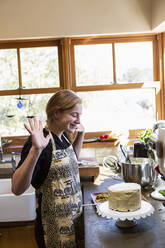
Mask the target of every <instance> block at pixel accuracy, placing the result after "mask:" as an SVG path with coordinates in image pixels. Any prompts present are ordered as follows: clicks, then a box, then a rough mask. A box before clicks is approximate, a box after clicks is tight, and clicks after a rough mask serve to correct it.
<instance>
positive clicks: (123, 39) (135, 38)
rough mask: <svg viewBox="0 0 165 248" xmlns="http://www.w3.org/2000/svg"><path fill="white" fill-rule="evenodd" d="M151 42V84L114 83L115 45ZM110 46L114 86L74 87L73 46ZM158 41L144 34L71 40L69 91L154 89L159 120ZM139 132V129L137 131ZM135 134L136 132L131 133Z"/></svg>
mask: <svg viewBox="0 0 165 248" xmlns="http://www.w3.org/2000/svg"><path fill="white" fill-rule="evenodd" d="M147 41H151V42H152V44H153V82H152V83H145V82H143V83H138V82H134V83H122V84H119V83H117V82H116V68H115V67H116V64H115V49H114V45H115V43H129V42H130V43H132V42H147ZM108 43H109V44H112V49H113V55H114V56H113V65H114V68H113V73H114V75H113V78H114V84H110V85H96V86H95V85H93V86H91V85H89V86H88V85H86V86H76V70H75V59H74V46H76V45H89V44H108ZM158 45H159V44H158V39H157V35H156V34H145V35H130V36H129V35H127V36H111V37H83V38H82V37H81V38H79V37H77V38H72V39H71V67H72V81H71V89H72V90H73V91H75V92H83V91H105V90H126V89H141V88H148V89H150V88H152V89H153V88H154V89H155V96H156V117H157V119H161V118H162V116H163V113H162V108H161V93H160V90H161V87H160V82H159V79H160V77H159V54H158ZM138 130H140V129H138ZM132 133H137V131H135V132H134V131H133V130H132V131H131V136H132Z"/></svg>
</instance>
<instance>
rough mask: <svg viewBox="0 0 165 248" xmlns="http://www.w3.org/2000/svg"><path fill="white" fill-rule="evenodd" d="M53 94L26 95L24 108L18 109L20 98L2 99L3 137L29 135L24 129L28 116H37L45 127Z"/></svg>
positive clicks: (8, 97)
mask: <svg viewBox="0 0 165 248" xmlns="http://www.w3.org/2000/svg"><path fill="white" fill-rule="evenodd" d="M51 95H52V94H37V95H24V96H22V98H23V99H24V100H22V101H21V103H22V104H23V107H22V108H18V107H17V104H18V102H19V100H18V99H16V98H18V97H19V96H1V97H0V116H1V135H2V136H13V135H16V136H17V135H18V136H19V135H28V134H29V133H28V132H27V131H26V129H25V128H24V122H27V117H28V116H37V118H39V119H40V120H41V121H42V123H43V126H45V120H46V114H45V107H46V104H47V102H48V100H49V98H50V97H51Z"/></svg>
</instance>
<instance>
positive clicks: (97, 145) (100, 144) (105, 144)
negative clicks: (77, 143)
mask: <svg viewBox="0 0 165 248" xmlns="http://www.w3.org/2000/svg"><path fill="white" fill-rule="evenodd" d="M119 143H120V141H119V140H117V141H115V142H104V141H102V142H90V143H84V144H83V148H104V147H114V146H117V145H118V144H119Z"/></svg>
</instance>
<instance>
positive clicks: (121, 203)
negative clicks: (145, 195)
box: [108, 183, 141, 212]
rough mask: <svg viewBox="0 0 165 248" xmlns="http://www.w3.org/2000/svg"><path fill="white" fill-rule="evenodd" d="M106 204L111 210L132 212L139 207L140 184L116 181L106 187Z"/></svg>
mask: <svg viewBox="0 0 165 248" xmlns="http://www.w3.org/2000/svg"><path fill="white" fill-rule="evenodd" d="M108 205H109V208H110V209H112V210H116V211H120V212H128V211H130V212H133V211H136V210H137V209H139V208H140V207H141V186H140V185H139V184H137V183H117V184H114V185H112V186H110V187H109V188H108Z"/></svg>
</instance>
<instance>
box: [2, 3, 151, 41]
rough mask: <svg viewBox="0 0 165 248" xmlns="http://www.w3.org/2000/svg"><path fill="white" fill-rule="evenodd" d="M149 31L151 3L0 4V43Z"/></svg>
mask: <svg viewBox="0 0 165 248" xmlns="http://www.w3.org/2000/svg"><path fill="white" fill-rule="evenodd" d="M150 31H151V0H28V1H27V0H14V1H11V0H1V1H0V39H12V38H13V39H18V38H28V37H29V38H31V37H34V38H35V37H64V36H80V35H95V34H118V33H132V32H133V33H138V32H150Z"/></svg>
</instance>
